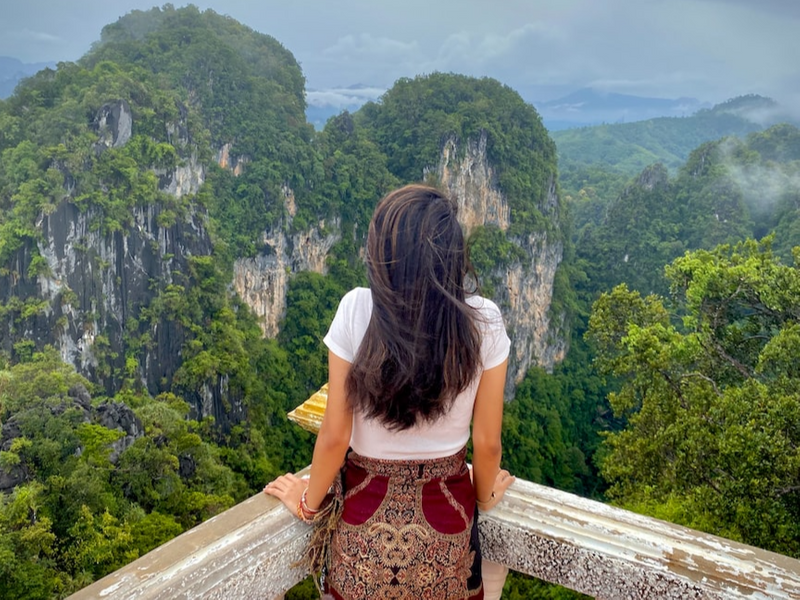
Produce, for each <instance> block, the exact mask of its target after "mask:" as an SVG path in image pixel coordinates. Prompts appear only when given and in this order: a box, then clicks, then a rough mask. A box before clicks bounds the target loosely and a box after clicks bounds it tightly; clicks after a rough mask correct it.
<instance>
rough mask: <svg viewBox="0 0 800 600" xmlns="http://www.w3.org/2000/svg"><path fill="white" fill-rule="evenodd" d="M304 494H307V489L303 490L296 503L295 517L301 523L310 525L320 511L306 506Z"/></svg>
mask: <svg viewBox="0 0 800 600" xmlns="http://www.w3.org/2000/svg"><path fill="white" fill-rule="evenodd" d="M306 492H308V488H306V489H305V490H303V495H302V496H300V502H298V503H297V516H298V518H299V519H300V520H301V521H305V522H306V523H311V522H313V521H314V518H315V517H316V516H317V515H318V514H319V512H320V509H311V508H308V504H307V503H306Z"/></svg>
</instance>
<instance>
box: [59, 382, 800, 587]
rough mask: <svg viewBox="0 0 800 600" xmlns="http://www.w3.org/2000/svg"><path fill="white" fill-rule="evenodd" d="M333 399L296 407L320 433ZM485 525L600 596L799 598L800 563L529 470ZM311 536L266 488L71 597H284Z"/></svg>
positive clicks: (488, 540)
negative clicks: (547, 480) (533, 479)
mask: <svg viewBox="0 0 800 600" xmlns="http://www.w3.org/2000/svg"><path fill="white" fill-rule="evenodd" d="M326 402H327V386H323V388H322V389H320V390H319V392H317V393H315V394H314V395H313V396H311V398H309V399H308V400H307V401H306V402H305V403H304V404H303V405H301V406H300V407H298V408H297V409H296V410H295V411H292V413H290V415H289V416H290V418H291V419H293V420H294V421H296V422H297V423H298V424H300V425H301V426H302V427H304V428H306V429H308V430H309V431H313V432H316V431H319V425H320V423H321V422H322V416H323V415H324V412H325V405H326ZM304 473H305V471H304ZM480 533H481V545H482V550H483V554H484V557H485V558H488V559H489V560H493V561H495V562H498V563H501V564H503V565H506V566H507V567H509V568H510V569H513V570H515V571H520V572H522V573H526V574H528V575H533V576H535V577H538V578H539V579H543V580H545V581H549V582H552V583H557V584H560V585H563V586H564V587H567V588H570V589H572V590H575V591H578V592H583V593H584V594H588V595H590V596H593V597H595V598H599V599H601V600H617V599H619V600H631V599H635V598H642V599H645V598H656V599H678V598H680V599H684V598H696V599H700V598H703V599H709V600H735V599H737V598H742V599H744V598H747V599H748V600H757V599H762V598H763V599H767V598H770V599H775V600H798V599H800V561H798V560H795V559H792V558H788V557H786V556H782V555H780V554H775V553H773V552H767V551H766V550H761V549H759V548H753V547H751V546H745V545H743V544H739V543H737V542H733V541H731V540H726V539H723V538H720V537H716V536H713V535H708V534H705V533H700V532H698V531H693V530H691V529H687V528H685V527H680V526H678V525H673V524H672V523H667V522H665V521H659V520H657V519H652V518H649V517H645V516H642V515H638V514H635V513H632V512H629V511H626V510H622V509H619V508H615V507H613V506H609V505H607V504H602V503H600V502H595V501H593V500H587V499H586V498H581V497H579V496H575V495H574V494H568V493H566V492H561V491H558V490H554V489H552V488H548V487H545V486H542V485H538V484H535V483H530V482H528V481H523V480H520V479H517V481H516V482H515V483H514V484H513V485H512V486H511V487H510V488H509V490H508V491H507V492H506V495H505V497H504V498H503V500H502V502H501V503H500V504H498V505H497V506H496V507H495V508H494V509H493V510H492V511H490V512H489V513H486V514H483V515H482V516H481V519H480ZM309 534H310V527H309V526H308V525H305V524H303V523H301V522H300V521H298V520H297V519H296V518H294V517H293V516H292V515H291V514H290V513H289V511H288V510H286V509H285V508H284V507H283V505H282V504H281V503H280V502H279V501H277V500H276V499H274V498H272V497H267V496H265V495H263V494H259V495H257V496H253V497H252V498H250V499H249V500H246V501H245V502H242V503H241V504H239V505H237V506H235V507H233V508H231V509H230V510H228V511H226V512H224V513H222V514H220V515H217V516H216V517H214V518H213V519H209V520H208V521H206V522H205V523H203V524H202V525H199V526H197V527H195V528H194V529H192V530H190V531H187V532H186V533H184V534H182V535H180V536H178V537H177V538H175V539H173V540H171V541H169V542H167V543H166V544H164V545H163V546H161V547H159V548H156V549H155V550H153V551H152V552H150V553H148V554H147V555H145V556H143V557H141V558H139V559H138V560H136V561H134V562H132V563H131V564H129V565H127V566H125V567H123V568H122V569H120V570H118V571H116V572H114V573H112V574H110V575H108V576H107V577H105V578H103V579H101V580H100V581H97V582H95V583H93V584H92V585H90V586H88V587H86V588H84V589H83V590H81V591H80V592H78V593H76V594H74V595H72V596H70V598H71V599H72V600H88V599H90V598H98V599H99V598H122V599H124V600H156V599H158V600H164V599H173V598H174V599H183V600H200V599H203V600H212V599H220V600H222V599H224V600H246V599H251V598H253V599H255V598H258V599H265V598H266V599H270V598H276V597H279V596H282V595H283V594H284V593H285V592H286V591H287V590H289V589H290V588H291V587H292V586H294V585H296V584H297V583H299V582H300V581H302V580H303V579H304V578H305V577H306V573H305V572H303V571H302V569H300V568H297V567H295V566H293V565H294V564H295V563H296V562H297V561H298V560H299V558H300V555H301V552H302V550H303V547H304V546H305V543H306V541H307V539H308V536H309Z"/></svg>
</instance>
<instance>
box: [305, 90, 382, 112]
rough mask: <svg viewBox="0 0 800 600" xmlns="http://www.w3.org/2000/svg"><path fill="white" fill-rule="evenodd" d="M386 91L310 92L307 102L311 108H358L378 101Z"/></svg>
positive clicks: (307, 94)
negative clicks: (372, 101)
mask: <svg viewBox="0 0 800 600" xmlns="http://www.w3.org/2000/svg"><path fill="white" fill-rule="evenodd" d="M384 92H386V90H385V89H384V88H376V87H358V88H333V89H327V90H309V91H308V92H306V101H307V102H308V105H309V106H333V107H336V108H340V109H344V108H356V107H359V106H361V105H362V104H364V103H365V102H369V101H370V100H377V99H378V98H380V97H381V96H382V95H383V94H384Z"/></svg>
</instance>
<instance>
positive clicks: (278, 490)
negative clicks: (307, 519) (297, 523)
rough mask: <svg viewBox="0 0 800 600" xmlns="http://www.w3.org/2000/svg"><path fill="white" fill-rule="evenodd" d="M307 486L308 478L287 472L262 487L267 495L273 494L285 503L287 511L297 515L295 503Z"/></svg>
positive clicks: (298, 500) (297, 502) (296, 503)
mask: <svg viewBox="0 0 800 600" xmlns="http://www.w3.org/2000/svg"><path fill="white" fill-rule="evenodd" d="M307 487H308V479H301V478H300V477H298V476H297V475H292V474H291V473H287V474H286V475H281V476H280V477H278V478H277V479H276V480H274V481H272V482H270V483H268V484H267V485H266V487H265V488H264V493H265V494H267V495H268V496H275V497H276V498H277V499H278V500H280V501H281V502H283V503H284V504H285V505H286V508H288V509H289V512H291V513H292V514H293V515H294V516H295V517H297V516H298V515H297V505H298V504H299V503H300V497H301V496H302V495H303V492H304V491H305V489H306V488H307ZM298 518H299V517H298Z"/></svg>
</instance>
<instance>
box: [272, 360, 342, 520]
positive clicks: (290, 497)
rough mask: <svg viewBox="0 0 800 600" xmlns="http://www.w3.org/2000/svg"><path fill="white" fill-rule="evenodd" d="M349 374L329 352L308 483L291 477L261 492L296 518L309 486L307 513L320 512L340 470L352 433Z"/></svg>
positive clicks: (278, 480) (279, 478)
mask: <svg viewBox="0 0 800 600" xmlns="http://www.w3.org/2000/svg"><path fill="white" fill-rule="evenodd" d="M349 372H350V363H349V362H347V361H346V360H344V359H343V358H339V357H338V356H336V355H335V354H334V353H333V352H330V351H329V352H328V402H327V406H326V408H325V414H324V416H323V417H322V425H321V426H320V429H319V434H318V435H317V442H316V444H314V457H313V458H312V459H311V475H310V476H309V479H308V481H307V482H306V480H303V479H300V478H299V477H296V476H295V475H292V474H291V473H287V474H286V475H282V476H281V477H278V478H277V479H276V480H275V481H273V482H271V483H269V484H268V485H267V486H266V487H265V488H264V492H265V493H267V494H270V495H272V496H275V497H277V498H279V499H280V500H281V501H282V502H283V503H284V504H285V505H286V507H287V508H288V509H289V510H291V511H292V514H295V511H296V510H297V504H298V502H300V496H301V495H302V494H303V490H304V489H305V488H306V484H308V492H306V504H307V506H308V508H310V509H312V510H313V509H316V508H319V506H320V504H322V501H323V500H324V499H325V495H326V494H327V493H328V488H329V487H330V486H331V483H333V479H334V477H336V473H337V472H338V471H339V469H340V468H341V467H342V463H343V462H344V457H345V454H346V453H347V448H348V447H349V446H350V433H351V432H352V429H353V411H352V409H351V408H350V406H349V405H348V403H347V394H346V391H345V381H346V380H347V374H348V373H349Z"/></svg>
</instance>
